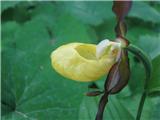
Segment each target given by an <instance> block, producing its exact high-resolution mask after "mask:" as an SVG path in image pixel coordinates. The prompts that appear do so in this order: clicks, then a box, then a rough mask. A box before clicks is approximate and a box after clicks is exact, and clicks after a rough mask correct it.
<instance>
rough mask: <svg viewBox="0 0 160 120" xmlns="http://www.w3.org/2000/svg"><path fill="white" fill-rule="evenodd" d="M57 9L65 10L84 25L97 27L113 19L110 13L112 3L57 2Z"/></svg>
mask: <svg viewBox="0 0 160 120" xmlns="http://www.w3.org/2000/svg"><path fill="white" fill-rule="evenodd" d="M57 4H58V5H59V9H61V11H62V10H65V11H67V12H69V13H71V14H72V15H74V16H75V17H76V18H78V19H79V20H81V21H83V22H84V23H87V24H91V25H99V24H101V23H103V22H104V20H106V19H109V18H112V17H114V14H113V13H112V2H104V1H101V2H98V1H94V2H93V1H92V2H89V1H85V2H84V1H76V2H73V1H72V2H57Z"/></svg>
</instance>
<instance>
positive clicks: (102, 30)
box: [1, 1, 160, 120]
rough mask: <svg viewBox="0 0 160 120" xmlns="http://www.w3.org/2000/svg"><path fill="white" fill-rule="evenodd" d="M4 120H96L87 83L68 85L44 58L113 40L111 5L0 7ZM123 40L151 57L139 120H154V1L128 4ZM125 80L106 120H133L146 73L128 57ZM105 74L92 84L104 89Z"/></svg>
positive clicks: (159, 35)
mask: <svg viewBox="0 0 160 120" xmlns="http://www.w3.org/2000/svg"><path fill="white" fill-rule="evenodd" d="M1 4H2V6H1V22H2V23H1V27H2V31H1V35H2V42H1V54H2V73H1V74H2V83H1V88H2V91H1V108H2V110H1V113H2V116H3V117H2V120H45V119H48V120H94V118H95V115H96V111H97V104H98V100H99V97H86V96H85V95H84V93H85V92H87V91H88V89H87V86H88V84H89V83H79V82H74V81H71V80H66V78H63V77H62V76H60V75H59V74H57V73H56V72H55V71H54V70H53V69H52V68H51V64H50V54H51V52H52V51H53V50H54V49H55V48H57V47H58V46H60V45H62V44H65V43H69V42H85V43H98V42H99V41H100V40H103V39H105V38H109V39H115V33H114V26H115V24H116V19H115V16H114V14H113V13H112V10H111V9H112V2H32V1H28V2H24V1H23V2H21V1H13V2H12V1H10V2H7V1H2V2H1ZM126 22H127V25H128V33H127V38H128V39H129V40H130V42H131V43H132V44H135V45H137V46H139V47H140V48H142V49H143V50H144V51H145V52H146V53H147V54H148V55H149V56H150V57H151V59H152V63H153V75H152V79H151V80H150V81H149V82H148V86H149V87H148V91H149V92H150V94H149V96H148V97H147V100H146V102H145V106H144V111H143V114H142V120H159V119H160V114H159V113H160V97H159V92H160V74H159V71H160V2H134V3H133V6H132V9H131V12H130V13H129V15H128V17H127V19H126ZM130 63H131V71H132V74H131V79H130V82H129V84H128V85H127V86H126V87H125V89H123V90H122V91H121V92H120V93H119V94H117V95H112V96H110V98H109V103H108V105H107V109H106V111H105V115H104V118H108V119H109V120H134V119H135V116H136V111H137V109H138V103H139V99H140V94H141V93H142V89H143V84H144V76H145V74H144V69H143V66H142V65H141V63H140V61H139V60H138V59H137V58H136V57H134V56H132V55H130ZM105 77H106V76H104V77H103V78H102V79H101V80H100V81H97V82H96V83H97V84H98V85H99V87H100V88H103V83H104V80H105Z"/></svg>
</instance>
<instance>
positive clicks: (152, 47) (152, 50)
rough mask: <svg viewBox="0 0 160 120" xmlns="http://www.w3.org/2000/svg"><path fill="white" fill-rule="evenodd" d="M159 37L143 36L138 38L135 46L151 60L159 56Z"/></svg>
mask: <svg viewBox="0 0 160 120" xmlns="http://www.w3.org/2000/svg"><path fill="white" fill-rule="evenodd" d="M159 44H160V35H155V36H150V35H144V36H141V37H140V38H139V41H138V42H137V45H138V46H139V47H140V48H141V49H142V50H144V51H145V52H146V53H147V54H148V55H149V56H150V57H151V58H152V59H154V58H155V57H156V56H158V55H160V46H159Z"/></svg>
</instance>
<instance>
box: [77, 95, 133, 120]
mask: <svg viewBox="0 0 160 120" xmlns="http://www.w3.org/2000/svg"><path fill="white" fill-rule="evenodd" d="M97 109H98V97H96V98H95V97H94V98H93V97H84V99H83V101H82V103H81V105H80V110H79V111H80V112H79V120H94V119H95V116H96V112H97ZM103 118H104V119H109V120H134V119H133V118H134V117H133V116H132V115H131V114H130V112H129V111H128V110H127V108H126V107H124V105H123V104H121V103H120V102H119V99H118V98H117V97H116V96H110V97H109V100H108V103H107V105H106V109H105V112H104V117H103Z"/></svg>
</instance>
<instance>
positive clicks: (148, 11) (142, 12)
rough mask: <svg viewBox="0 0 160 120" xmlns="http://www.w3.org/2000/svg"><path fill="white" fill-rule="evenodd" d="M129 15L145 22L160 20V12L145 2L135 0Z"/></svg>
mask: <svg viewBox="0 0 160 120" xmlns="http://www.w3.org/2000/svg"><path fill="white" fill-rule="evenodd" d="M128 16H129V17H135V18H139V19H142V20H143V21H145V22H148V21H149V22H153V23H159V22H160V12H158V11H157V10H156V9H154V8H153V7H151V6H149V5H148V4H147V3H144V2H137V1H134V2H133V6H132V9H131V11H130V12H129V15H128Z"/></svg>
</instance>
